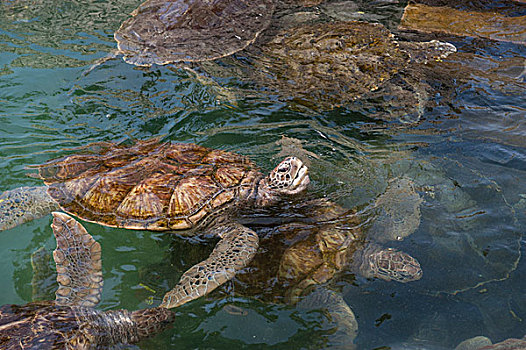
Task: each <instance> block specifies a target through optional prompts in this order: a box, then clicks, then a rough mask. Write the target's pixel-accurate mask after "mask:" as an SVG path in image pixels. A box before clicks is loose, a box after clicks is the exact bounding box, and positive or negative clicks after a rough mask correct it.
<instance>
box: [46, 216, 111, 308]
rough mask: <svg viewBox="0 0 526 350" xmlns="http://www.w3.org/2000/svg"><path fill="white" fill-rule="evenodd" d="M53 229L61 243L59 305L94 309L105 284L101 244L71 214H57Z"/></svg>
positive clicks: (58, 251) (56, 253) (58, 254)
mask: <svg viewBox="0 0 526 350" xmlns="http://www.w3.org/2000/svg"><path fill="white" fill-rule="evenodd" d="M51 227H52V228H53V234H54V235H55V238H56V240H57V248H56V249H55V251H54V252H53V258H54V259H55V263H56V264H57V282H58V284H59V288H58V289H57V291H56V302H57V304H59V305H68V306H82V307H94V306H95V305H97V304H98V303H99V301H100V297H101V292H102V283H103V281H102V260H101V248H100V244H99V243H98V242H96V241H95V240H94V239H93V237H91V235H90V234H89V233H88V232H87V231H86V229H85V228H84V227H82V225H81V224H79V223H78V222H77V221H76V220H75V219H73V218H72V217H71V216H69V215H67V214H64V213H58V212H54V213H53V224H52V225H51Z"/></svg>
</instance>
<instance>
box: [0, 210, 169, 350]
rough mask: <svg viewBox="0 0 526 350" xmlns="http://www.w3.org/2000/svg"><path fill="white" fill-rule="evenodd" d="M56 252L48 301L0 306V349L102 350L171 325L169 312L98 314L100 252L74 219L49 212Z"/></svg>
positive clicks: (137, 338)
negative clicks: (53, 295) (55, 285)
mask: <svg viewBox="0 0 526 350" xmlns="http://www.w3.org/2000/svg"><path fill="white" fill-rule="evenodd" d="M52 227H53V233H54V235H55V238H56V240H57V248H56V249H55V251H54V252H53V258H54V259H55V263H56V265H57V273H58V275H57V282H58V284H59V288H58V289H57V291H56V299H55V300H54V301H38V302H32V303H29V304H26V305H3V306H1V307H0V347H1V348H2V349H4V350H10V349H13V350H14V349H42V350H45V349H79V350H80V349H103V348H108V347H109V346H111V345H114V344H118V343H127V344H130V343H136V342H138V341H139V340H141V339H144V338H146V337H148V336H150V335H152V334H154V333H156V332H158V331H160V330H162V329H163V328H164V327H165V326H167V325H168V324H170V323H171V322H173V321H174V319H175V315H174V313H173V312H172V311H171V310H168V309H165V308H162V307H155V308H150V309H144V310H137V311H133V312H129V311H127V310H113V311H106V312H102V311H98V310H96V309H94V306H95V305H97V304H98V302H99V301H100V294H101V291H102V283H103V281H102V271H101V248H100V244H99V243H97V242H96V241H95V240H94V239H93V237H91V236H90V235H89V234H88V232H87V231H86V230H85V229H84V227H82V226H81V225H80V224H79V223H78V222H77V221H75V220H74V219H73V218H71V217H70V216H69V215H67V214H64V213H57V212H54V213H53V224H52Z"/></svg>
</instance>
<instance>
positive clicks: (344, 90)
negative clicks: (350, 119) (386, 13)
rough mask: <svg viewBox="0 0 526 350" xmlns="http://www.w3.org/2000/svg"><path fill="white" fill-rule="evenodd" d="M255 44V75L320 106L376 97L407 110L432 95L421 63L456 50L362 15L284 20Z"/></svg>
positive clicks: (272, 86) (286, 93)
mask: <svg viewBox="0 0 526 350" xmlns="http://www.w3.org/2000/svg"><path fill="white" fill-rule="evenodd" d="M256 46H257V47H256V48H254V49H253V50H250V49H249V50H248V51H252V52H249V53H248V55H247V56H248V57H252V64H253V66H254V69H253V72H254V73H253V74H254V78H253V80H254V81H256V82H257V83H258V84H260V85H262V86H264V87H266V88H270V89H272V90H274V91H277V92H278V93H279V94H280V95H283V96H288V97H289V98H290V99H293V100H296V101H300V102H302V103H303V104H307V105H310V106H318V107H317V108H319V107H320V106H321V107H323V108H334V107H337V106H346V105H349V104H351V103H352V102H354V101H357V100H360V101H358V102H359V103H363V104H366V102H367V100H372V101H375V103H374V104H373V106H378V105H385V104H386V103H387V104H388V105H389V108H385V109H395V108H399V109H403V110H405V112H406V113H407V110H408V107H409V109H414V108H415V106H416V107H417V108H419V109H422V108H423V106H424V104H425V102H426V101H427V99H428V98H427V94H426V91H425V88H424V86H423V84H422V83H421V81H420V80H421V79H423V78H424V77H425V76H423V72H422V70H421V67H422V66H423V65H425V64H427V63H428V62H429V61H434V60H440V59H443V58H445V57H447V56H448V55H449V54H451V53H453V52H456V48H455V46H454V45H452V44H449V43H445V42H440V41H437V40H433V41H429V42H408V41H398V40H396V39H395V37H394V35H393V34H392V33H391V32H390V31H389V30H388V29H387V28H385V27H384V26H383V25H381V24H379V23H367V22H361V21H332V22H328V23H325V22H315V23H307V24H293V25H292V26H287V25H286V24H284V25H283V28H281V29H280V30H279V31H278V32H277V33H275V34H274V35H273V36H271V37H267V38H264V39H262V40H261V41H260V42H258V43H257V45H256ZM380 99H385V100H386V101H385V102H384V103H379V101H376V100H380ZM420 113H421V112H420Z"/></svg>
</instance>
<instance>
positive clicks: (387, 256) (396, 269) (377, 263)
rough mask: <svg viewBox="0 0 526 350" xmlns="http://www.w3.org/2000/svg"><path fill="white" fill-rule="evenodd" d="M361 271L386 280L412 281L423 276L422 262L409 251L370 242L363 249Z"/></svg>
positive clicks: (369, 275) (367, 275) (366, 274)
mask: <svg viewBox="0 0 526 350" xmlns="http://www.w3.org/2000/svg"><path fill="white" fill-rule="evenodd" d="M362 257H363V261H362V264H361V267H360V270H361V271H360V272H361V273H362V275H364V276H365V277H377V278H381V279H383V280H385V281H397V282H402V283H406V282H411V281H417V280H419V279H420V278H422V268H421V267H420V263H419V262H418V261H417V260H416V259H415V258H413V257H412V256H410V255H409V254H407V253H404V252H402V251H399V250H398V249H394V248H383V247H380V246H377V245H376V244H370V246H369V247H367V248H366V249H364V250H363V255H362Z"/></svg>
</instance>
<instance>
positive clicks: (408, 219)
mask: <svg viewBox="0 0 526 350" xmlns="http://www.w3.org/2000/svg"><path fill="white" fill-rule="evenodd" d="M415 198H416V199H415ZM396 199H399V203H400V205H401V206H405V207H412V208H413V210H412V212H411V213H407V215H406V216H405V217H404V218H399V217H397V216H395V217H393V218H392V220H389V219H388V218H386V217H384V216H389V213H391V212H393V211H394V209H392V210H391V209H390V208H389V206H391V205H392V204H393V202H394V201H395V200H396ZM406 202H408V203H406ZM409 202H411V203H409ZM421 202H422V200H421V199H420V198H419V197H418V194H417V193H416V192H415V189H414V186H413V184H412V182H411V181H410V180H409V179H407V178H396V179H392V180H391V181H390V182H389V185H388V187H387V189H386V190H385V192H384V193H383V194H381V195H380V196H379V197H378V198H377V199H376V201H375V203H374V204H373V205H372V206H371V208H370V209H369V210H360V211H356V210H355V209H351V210H348V209H344V208H342V207H339V206H336V205H334V203H332V202H330V201H329V200H326V199H315V200H311V201H304V202H301V203H296V204H294V207H293V208H291V211H293V212H294V213H296V215H295V219H296V220H297V221H294V222H291V223H286V224H282V225H278V226H275V227H269V226H268V223H267V221H263V222H264V226H258V224H257V223H255V225H256V227H257V228H255V229H256V230H257V231H258V233H260V236H261V237H262V238H261V240H260V249H258V251H257V253H256V254H255V256H254V259H253V260H252V261H251V262H250V263H249V264H248V265H247V266H246V268H244V269H241V270H240V271H239V272H238V273H237V274H236V276H234V278H233V279H232V282H230V283H228V284H226V285H225V286H223V287H222V288H219V289H218V290H217V291H216V292H215V293H214V294H212V295H210V298H217V297H218V296H220V297H221V299H228V297H229V296H234V297H236V298H237V297H240V296H241V297H245V298H250V299H256V300H260V301H262V302H264V303H273V304H288V305H295V306H296V307H297V308H298V309H299V310H309V311H310V310H319V311H322V313H323V314H324V315H325V316H326V318H327V321H328V322H329V323H328V326H329V327H330V328H331V330H330V331H329V333H330V335H328V336H327V337H326V339H316V341H320V342H322V343H323V347H324V348H325V347H326V346H331V347H333V348H335V347H340V348H345V349H349V348H352V347H353V346H354V344H353V340H354V339H355V337H356V335H357V333H358V322H357V320H356V318H355V316H354V313H353V311H352V309H351V307H352V304H351V307H350V306H349V305H348V304H347V303H346V302H345V300H344V299H343V296H342V294H341V293H340V291H339V290H338V287H336V288H335V287H334V286H335V285H337V283H334V282H335V280H336V279H338V278H341V277H342V276H346V275H348V274H349V273H353V274H356V275H359V276H364V277H367V278H379V279H383V280H386V281H398V282H402V283H405V282H411V281H416V280H419V279H420V278H421V277H422V275H423V272H422V269H421V267H420V264H419V263H418V261H416V260H415V259H414V258H413V257H411V256H409V255H408V254H407V253H404V252H402V251H400V250H398V249H395V248H392V247H389V246H384V245H383V244H382V243H380V242H386V241H391V240H393V239H396V240H401V239H403V238H405V237H407V236H408V235H410V234H412V233H413V232H414V231H415V230H416V229H417V227H418V225H419V219H420V207H419V206H420V204H421ZM394 206H395V207H397V204H394ZM379 217H381V221H382V224H383V225H384V226H385V227H384V229H383V230H380V231H379V230H377V226H375V225H372V224H371V222H374V221H375V220H376V219H377V218H379ZM394 221H396V223H394ZM393 223H394V224H393ZM178 243H182V244H181V245H179V244H178V245H177V248H174V251H173V252H172V253H171V257H172V259H171V261H170V264H169V267H166V266H159V265H156V266H155V267H149V268H148V270H151V271H152V272H153V271H155V273H154V274H152V273H150V272H148V270H147V271H146V272H143V273H145V276H153V275H158V274H161V275H166V272H159V271H165V270H166V269H173V266H174V265H175V266H176V267H178V268H179V269H181V270H184V268H185V266H184V263H183V266H181V256H183V257H184V256H185V252H189V251H192V252H193V253H194V254H193V255H194V256H193V257H189V258H188V259H190V260H195V259H196V255H199V254H197V252H196V250H197V249H201V251H203V252H204V251H206V250H207V249H209V248H207V247H203V246H202V245H196V244H195V243H191V242H178ZM180 253H181V254H180ZM186 255H188V254H186ZM197 259H198V258H197ZM225 297H226V298H225ZM265 309H267V308H265ZM224 310H225V311H226V312H229V313H232V314H236V315H246V314H247V312H248V311H246V310H244V309H243V308H240V307H238V306H236V305H235V304H231V303H228V304H226V305H225V307H224ZM236 327H239V325H238V326H236ZM236 329H237V332H239V329H238V328H236ZM241 331H243V330H241ZM316 346H317V347H318V346H321V344H316Z"/></svg>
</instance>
